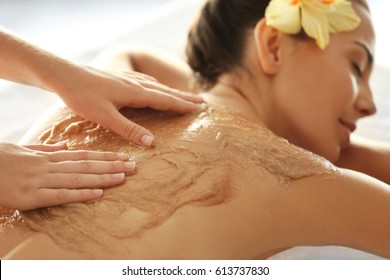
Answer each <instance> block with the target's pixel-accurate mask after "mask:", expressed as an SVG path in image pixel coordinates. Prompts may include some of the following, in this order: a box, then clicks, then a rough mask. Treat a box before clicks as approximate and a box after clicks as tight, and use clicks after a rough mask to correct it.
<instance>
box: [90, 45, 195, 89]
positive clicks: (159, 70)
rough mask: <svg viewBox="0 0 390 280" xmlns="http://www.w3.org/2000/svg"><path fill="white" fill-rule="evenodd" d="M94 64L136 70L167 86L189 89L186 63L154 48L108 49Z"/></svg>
mask: <svg viewBox="0 0 390 280" xmlns="http://www.w3.org/2000/svg"><path fill="white" fill-rule="evenodd" d="M94 65H96V66H98V67H103V68H104V69H113V70H121V71H137V72H140V73H143V74H146V75H149V76H151V77H153V78H155V79H157V80H158V81H159V82H160V83H162V84H164V85H167V86H169V87H172V88H176V89H179V90H183V91H189V90H190V86H189V85H190V80H191V69H190V68H189V67H188V65H187V64H186V63H185V62H184V61H182V60H180V59H178V58H177V57H174V56H171V55H168V54H166V53H162V52H158V51H156V50H153V51H145V50H138V49H126V50H108V51H106V52H105V53H103V54H102V55H100V56H99V57H98V58H97V59H96V61H95V64H94Z"/></svg>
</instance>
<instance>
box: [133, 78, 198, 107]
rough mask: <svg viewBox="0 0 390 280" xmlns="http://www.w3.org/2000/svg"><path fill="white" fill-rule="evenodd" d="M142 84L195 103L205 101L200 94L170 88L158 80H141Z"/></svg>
mask: <svg viewBox="0 0 390 280" xmlns="http://www.w3.org/2000/svg"><path fill="white" fill-rule="evenodd" d="M140 84H141V85H142V86H144V87H145V88H148V89H154V90H156V91H159V92H160V93H162V94H164V93H165V94H169V95H173V96H175V97H177V98H180V99H183V100H186V101H190V102H194V103H203V102H204V99H203V97H202V96H200V95H196V94H192V93H187V92H183V91H180V90H177V89H174V88H170V87H168V86H166V85H163V84H160V83H157V82H153V81H146V82H141V83H140Z"/></svg>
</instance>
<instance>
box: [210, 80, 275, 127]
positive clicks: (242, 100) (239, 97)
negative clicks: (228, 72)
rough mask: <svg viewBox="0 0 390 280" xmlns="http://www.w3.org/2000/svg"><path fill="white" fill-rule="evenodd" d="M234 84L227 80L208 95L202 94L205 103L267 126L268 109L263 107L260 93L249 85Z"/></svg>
mask: <svg viewBox="0 0 390 280" xmlns="http://www.w3.org/2000/svg"><path fill="white" fill-rule="evenodd" d="M235 84H236V83H234V82H232V81H231V80H229V79H224V78H223V77H222V79H220V81H219V82H218V83H217V84H216V85H215V86H214V87H213V88H212V89H211V90H209V92H208V93H206V94H203V96H204V98H205V99H206V101H207V102H209V103H211V104H213V105H217V106H225V107H227V108H229V109H230V110H232V111H234V112H238V113H240V114H242V115H243V117H245V118H246V119H248V120H250V121H253V122H257V123H258V122H261V123H263V124H265V125H266V126H268V125H269V124H270V122H269V117H268V116H269V115H270V111H271V110H270V109H271V108H270V107H271V106H265V104H266V103H267V102H266V100H264V99H263V98H262V95H261V94H260V92H258V91H256V90H254V87H252V86H251V85H253V84H250V83H239V84H241V85H243V84H244V85H245V84H246V86H245V87H238V86H235ZM237 84H238V83H237Z"/></svg>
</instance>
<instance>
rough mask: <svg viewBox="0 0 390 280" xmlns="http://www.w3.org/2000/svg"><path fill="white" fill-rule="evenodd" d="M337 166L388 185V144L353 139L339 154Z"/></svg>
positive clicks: (389, 179)
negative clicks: (363, 174)
mask: <svg viewBox="0 0 390 280" xmlns="http://www.w3.org/2000/svg"><path fill="white" fill-rule="evenodd" d="M336 165H337V166H340V167H343V168H348V169H351V170H355V171H359V172H362V173H365V174H367V175H370V176H372V177H374V178H377V179H379V180H381V181H383V182H386V183H388V184H389V183H390V144H388V143H384V142H377V141H372V140H366V139H361V138H354V139H353V141H352V143H351V146H350V147H349V148H347V149H344V150H343V151H342V153H341V157H340V159H339V161H338V162H337V163H336Z"/></svg>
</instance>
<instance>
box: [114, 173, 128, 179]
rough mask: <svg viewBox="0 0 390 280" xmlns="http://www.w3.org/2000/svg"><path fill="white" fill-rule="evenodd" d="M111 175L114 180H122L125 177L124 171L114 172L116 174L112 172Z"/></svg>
mask: <svg viewBox="0 0 390 280" xmlns="http://www.w3.org/2000/svg"><path fill="white" fill-rule="evenodd" d="M111 176H112V178H113V179H115V180H123V179H124V178H125V174H124V173H116V174H112V175H111Z"/></svg>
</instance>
